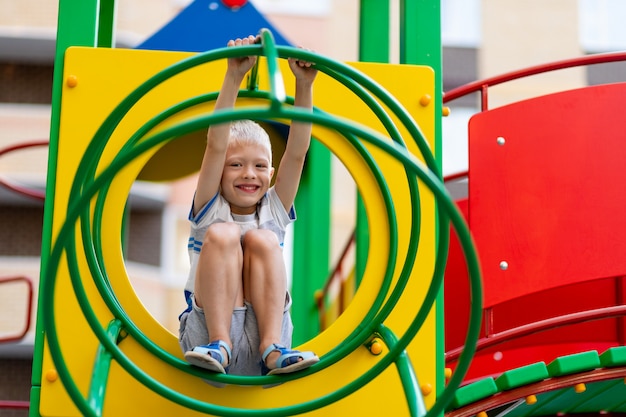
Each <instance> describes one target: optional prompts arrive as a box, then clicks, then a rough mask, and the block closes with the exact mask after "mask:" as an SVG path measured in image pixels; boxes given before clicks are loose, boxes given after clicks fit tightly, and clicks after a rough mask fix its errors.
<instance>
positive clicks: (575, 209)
mask: <svg viewBox="0 0 626 417" xmlns="http://www.w3.org/2000/svg"><path fill="white" fill-rule="evenodd" d="M624 104H626V84H624V83H620V84H612V85H603V86H596V87H587V88H584V89H579V90H572V91H566V92H563V93H557V94H552V95H549V96H544V97H538V98H535V99H531V100H526V101H522V102H518V103H514V104H511V105H508V106H504V107H501V108H497V109H494V110H490V111H487V112H483V113H480V114H477V115H476V116H474V117H473V118H472V119H471V120H470V124H469V136H470V144H469V167H470V169H469V175H470V180H469V202H470V205H469V214H470V217H469V223H470V229H471V230H472V233H473V234H474V238H475V242H476V247H477V249H478V252H479V256H480V260H481V266H482V269H483V277H484V288H485V306H487V307H488V306H492V305H495V304H498V303H501V302H504V301H506V300H509V299H512V298H516V297H520V296H523V295H526V294H530V293H533V292H538V291H542V290H545V289H549V288H553V287H558V286H562V285H566V284H570V283H573V282H579V281H583V280H589V279H593V278H599V277H609V276H618V275H625V274H626V256H624V254H626V238H624V235H625V233H626V216H625V215H624V213H625V208H626V170H624V167H625V166H626V128H625V125H624V116H623V114H622V112H621V111H622V109H623V108H624ZM499 137H501V138H504V141H505V142H504V144H498V140H497V139H498V138H499ZM502 261H506V262H507V264H508V269H506V270H502V269H501V268H500V264H501V262H502ZM554 302H558V300H555V301H554Z"/></svg>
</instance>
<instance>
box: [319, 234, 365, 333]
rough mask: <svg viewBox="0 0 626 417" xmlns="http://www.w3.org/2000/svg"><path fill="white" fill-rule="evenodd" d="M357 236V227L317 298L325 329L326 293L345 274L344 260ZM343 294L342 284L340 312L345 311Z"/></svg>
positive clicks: (321, 327)
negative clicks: (343, 271) (343, 272)
mask: <svg viewBox="0 0 626 417" xmlns="http://www.w3.org/2000/svg"><path fill="white" fill-rule="evenodd" d="M355 238H356V229H355V230H353V231H352V234H351V235H350V238H349V239H348V242H347V243H346V245H345V246H344V248H343V251H342V252H341V256H340V257H339V260H338V261H337V265H336V266H335V268H334V269H333V271H332V272H331V274H330V276H329V277H328V279H327V280H326V283H325V284H324V288H323V289H322V291H321V294H320V295H319V296H318V298H317V314H318V316H319V321H320V329H321V330H324V329H325V326H326V319H325V314H324V312H325V307H326V305H325V304H326V302H325V300H326V295H327V294H328V291H329V289H330V287H331V286H332V284H334V283H335V281H337V280H338V279H341V278H342V277H343V274H342V273H341V272H342V269H343V260H344V258H345V257H346V256H347V255H348V252H349V251H350V248H351V247H352V246H353V245H354V244H355V242H356V240H355ZM343 296H344V289H343V286H340V291H339V297H341V301H340V303H341V304H340V312H341V311H343V307H344V306H343Z"/></svg>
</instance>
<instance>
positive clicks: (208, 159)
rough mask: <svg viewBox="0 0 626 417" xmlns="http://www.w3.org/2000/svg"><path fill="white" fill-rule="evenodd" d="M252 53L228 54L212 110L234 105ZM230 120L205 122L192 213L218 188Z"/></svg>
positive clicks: (238, 42) (247, 42)
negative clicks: (203, 145) (249, 54)
mask: <svg viewBox="0 0 626 417" xmlns="http://www.w3.org/2000/svg"><path fill="white" fill-rule="evenodd" d="M254 41H255V37H254V36H252V35H250V36H248V37H247V38H243V39H236V40H231V41H229V42H228V46H239V45H251V44H253V43H254ZM255 62H256V56H248V57H243V58H229V59H228V68H227V70H226V74H225V75H224V81H223V83H222V87H221V89H220V92H219V95H218V96H217V100H216V101H215V110H221V109H228V108H232V107H234V106H235V101H236V100H237V94H238V93H239V87H240V86H241V83H242V81H243V79H244V77H245V75H246V73H247V72H248V71H249V70H250V68H252V67H253V66H254V63H255ZM229 134H230V123H221V124H215V125H211V126H209V130H208V132H207V143H206V148H205V150H204V156H203V158H202V165H201V166H200V173H199V175H198V184H197V187H196V193H195V196H194V200H193V202H194V211H195V212H194V215H195V214H196V213H197V211H198V210H200V209H201V208H202V207H203V206H204V205H205V204H206V203H207V202H208V201H209V200H210V199H211V198H213V196H215V194H216V193H217V191H218V190H219V187H220V182H221V179H222V172H223V170H224V161H225V159H226V149H227V148H228V136H229Z"/></svg>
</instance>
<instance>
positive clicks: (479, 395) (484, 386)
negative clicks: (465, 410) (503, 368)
mask: <svg viewBox="0 0 626 417" xmlns="http://www.w3.org/2000/svg"><path fill="white" fill-rule="evenodd" d="M497 392H498V387H497V386H496V382H495V381H494V380H493V378H491V377H489V378H485V379H481V380H479V381H476V382H473V383H471V384H469V385H465V386H464V387H461V388H459V389H457V390H456V393H455V395H454V400H453V401H452V408H453V409H456V408H459V407H463V406H465V405H467V404H471V403H473V402H475V401H478V400H481V399H483V398H487V397H489V396H490V395H493V394H495V393H497Z"/></svg>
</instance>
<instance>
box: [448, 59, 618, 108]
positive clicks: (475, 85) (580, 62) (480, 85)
mask: <svg viewBox="0 0 626 417" xmlns="http://www.w3.org/2000/svg"><path fill="white" fill-rule="evenodd" d="M619 61H626V52H610V53H606V54H593V55H586V56H581V57H577V58H570V59H565V60H561V61H555V62H551V63H548V64H541V65H535V66H533V67H528V68H524V69H521V70H517V71H511V72H507V73H505V74H501V75H497V76H495V77H490V78H485V79H484V80H478V81H474V82H471V83H468V84H465V85H462V86H460V87H457V88H453V89H452V90H450V91H447V92H445V93H444V95H443V102H444V103H447V102H449V101H452V100H455V99H457V98H459V97H463V96H465V95H468V94H471V93H475V92H478V91H480V92H481V103H482V105H481V108H482V110H483V111H485V110H487V108H488V107H487V89H488V88H489V87H493V86H494V85H498V84H502V83H505V82H508V81H513V80H517V79H520V78H524V77H528V76H531V75H537V74H542V73H544V72H550V71H556V70H561V69H566V68H574V67H581V66H586V65H593V64H604V63H607V62H619Z"/></svg>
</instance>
